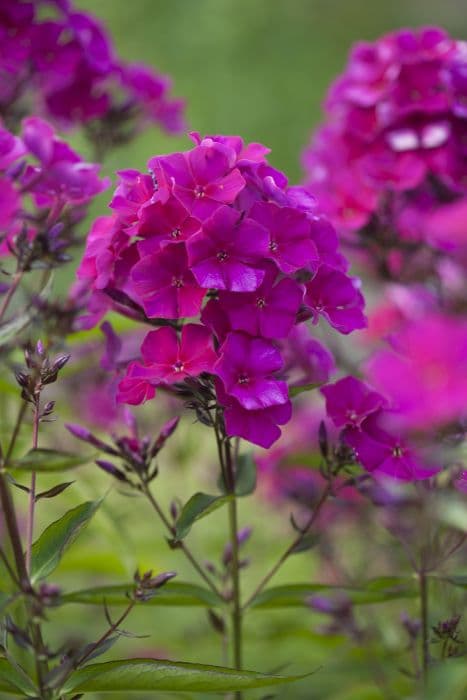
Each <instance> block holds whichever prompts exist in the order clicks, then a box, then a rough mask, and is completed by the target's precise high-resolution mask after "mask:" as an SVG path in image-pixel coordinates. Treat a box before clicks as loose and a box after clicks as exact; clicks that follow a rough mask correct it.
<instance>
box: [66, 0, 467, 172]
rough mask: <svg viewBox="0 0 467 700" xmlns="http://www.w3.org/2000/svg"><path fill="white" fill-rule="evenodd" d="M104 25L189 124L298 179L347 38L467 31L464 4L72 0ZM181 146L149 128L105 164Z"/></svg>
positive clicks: (457, 0) (128, 162) (423, 0)
mask: <svg viewBox="0 0 467 700" xmlns="http://www.w3.org/2000/svg"><path fill="white" fill-rule="evenodd" d="M76 4H77V5H78V6H80V7H82V8H83V9H86V10H89V11H92V12H94V13H95V14H96V15H97V16H99V17H101V18H102V20H104V22H105V23H106V24H107V26H108V27H109V29H110V31H111V33H112V36H113V38H114V41H115V45H116V48H117V50H118V52H119V54H120V55H121V56H122V57H123V58H125V59H127V60H130V61H145V62H147V63H149V64H151V65H153V66H154V67H156V68H157V69H159V70H160V71H162V72H164V73H167V74H169V75H170V76H172V78H173V80H174V93H175V94H176V95H178V96H181V97H184V98H186V100H187V104H188V120H189V125H190V128H192V129H194V130H197V131H200V132H202V133H226V134H240V135H241V136H243V137H244V138H245V139H248V140H252V141H261V142H263V143H265V144H267V145H268V146H269V147H270V148H272V157H271V161H272V163H273V164H274V165H275V166H277V167H280V168H282V169H284V170H285V171H286V173H287V174H288V175H289V177H290V179H291V180H292V181H297V180H298V179H299V178H300V164H299V157H300V151H301V150H302V148H303V147H304V146H305V144H306V143H307V141H308V138H309V135H310V133H311V131H312V129H313V127H314V126H315V125H316V124H317V122H318V121H319V119H320V104H321V102H322V99H323V96H324V94H325V91H326V89H327V86H328V85H329V82H330V81H331V80H332V79H333V78H334V77H335V76H336V75H337V74H338V73H339V72H340V71H341V70H342V68H343V66H344V63H345V60H346V55H347V53H348V50H349V48H350V46H351V45H352V43H353V42H355V41H358V40H361V39H367V40H370V39H374V38H376V37H377V36H379V35H381V34H384V33H386V32H388V31H391V30H393V29H395V28H397V27H403V26H421V25H427V24H440V25H442V26H444V27H445V28H446V29H447V30H449V31H450V32H452V33H453V34H454V35H455V36H458V37H460V38H462V37H464V36H465V35H466V33H467V32H466V29H467V12H466V11H465V10H466V5H465V3H464V2H462V0H444V1H443V2H440V1H439V0H390V1H389V2H388V1H387V0H131V1H130V2H129V1H128V0H100V1H97V0H77V2H76ZM183 143H186V142H185V141H184V140H183V139H182V140H180V141H177V142H174V140H173V139H169V138H166V137H163V136H162V135H161V134H160V133H158V132H157V131H156V130H152V131H151V132H150V133H147V134H146V135H145V136H144V137H141V139H140V140H139V141H138V142H137V143H136V144H132V145H131V147H129V148H128V149H127V150H126V151H118V152H117V153H116V154H115V155H114V156H113V158H112V159H111V160H110V161H109V166H113V165H115V166H116V167H122V166H126V167H131V166H142V165H143V164H144V163H145V162H146V160H147V158H148V157H149V156H150V155H154V154H155V153H158V152H164V151H168V150H173V149H174V147H175V146H176V145H182V144H183Z"/></svg>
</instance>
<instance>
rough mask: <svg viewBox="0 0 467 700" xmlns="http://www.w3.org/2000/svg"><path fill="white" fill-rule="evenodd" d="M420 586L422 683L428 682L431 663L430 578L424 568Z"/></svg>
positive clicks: (419, 579)
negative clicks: (429, 623)
mask: <svg viewBox="0 0 467 700" xmlns="http://www.w3.org/2000/svg"><path fill="white" fill-rule="evenodd" d="M418 581H419V585H420V617H421V621H422V681H423V683H425V682H426V680H427V675H428V666H429V663H430V648H429V628H428V577H427V575H426V572H425V570H424V569H423V568H422V570H421V571H419V574H418Z"/></svg>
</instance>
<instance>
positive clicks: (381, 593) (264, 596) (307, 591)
mask: <svg viewBox="0 0 467 700" xmlns="http://www.w3.org/2000/svg"><path fill="white" fill-rule="evenodd" d="M314 593H324V594H329V595H330V596H332V595H336V594H345V595H347V596H348V597H349V599H350V601H351V602H352V603H353V604H354V605H365V604H370V603H382V602H385V601H388V600H398V599H399V598H416V597H417V595H418V591H417V587H416V585H415V582H414V581H413V580H412V579H410V578H403V577H396V576H383V577H381V578H377V579H372V580H371V581H368V582H367V583H366V584H365V585H364V586H362V587H359V588H357V587H355V588H353V587H342V586H331V585H328V584H320V583H311V584H308V583H292V584H289V585H283V586H275V587H273V588H267V589H266V590H265V591H263V592H262V593H260V594H259V595H258V596H257V598H255V600H253V601H252V603H251V607H254V608H260V609H265V610H266V609H271V608H288V607H300V606H302V605H306V603H307V599H308V598H309V597H310V595H313V594H314Z"/></svg>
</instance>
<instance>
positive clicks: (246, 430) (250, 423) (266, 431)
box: [216, 381, 292, 449]
mask: <svg viewBox="0 0 467 700" xmlns="http://www.w3.org/2000/svg"><path fill="white" fill-rule="evenodd" d="M216 392H217V397H218V399H219V402H220V404H221V405H222V406H223V407H224V420H225V428H226V431H227V435H229V436H237V437H241V438H243V439H244V440H248V441H249V442H252V443H253V444H254V445H259V446H260V447H264V448H265V449H268V448H269V447H271V445H272V444H273V443H274V442H276V440H278V439H279V438H280V436H281V430H280V428H279V425H284V424H285V423H287V422H288V421H289V420H290V418H291V416H292V404H291V402H290V401H286V402H285V403H283V404H281V405H276V406H269V407H267V408H262V409H258V410H247V409H245V408H244V407H243V406H242V405H241V404H240V403H239V401H238V400H237V399H236V398H235V397H234V396H232V395H228V394H226V393H225V390H224V388H223V386H222V383H221V382H220V381H218V382H216Z"/></svg>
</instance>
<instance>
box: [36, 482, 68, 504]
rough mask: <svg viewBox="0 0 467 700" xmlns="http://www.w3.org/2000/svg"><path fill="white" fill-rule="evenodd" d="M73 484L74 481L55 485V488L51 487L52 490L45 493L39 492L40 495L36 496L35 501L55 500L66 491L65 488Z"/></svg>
mask: <svg viewBox="0 0 467 700" xmlns="http://www.w3.org/2000/svg"><path fill="white" fill-rule="evenodd" d="M74 483H75V482H74V481H65V483H63V484H57V485H56V486H52V488H50V489H47V491H41V493H38V494H37V496H36V501H40V499H41V498H55V496H58V495H59V494H61V493H63V492H64V491H66V490H67V488H69V487H70V486H72V485H73V484H74Z"/></svg>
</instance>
